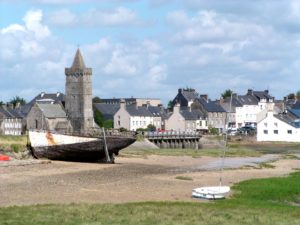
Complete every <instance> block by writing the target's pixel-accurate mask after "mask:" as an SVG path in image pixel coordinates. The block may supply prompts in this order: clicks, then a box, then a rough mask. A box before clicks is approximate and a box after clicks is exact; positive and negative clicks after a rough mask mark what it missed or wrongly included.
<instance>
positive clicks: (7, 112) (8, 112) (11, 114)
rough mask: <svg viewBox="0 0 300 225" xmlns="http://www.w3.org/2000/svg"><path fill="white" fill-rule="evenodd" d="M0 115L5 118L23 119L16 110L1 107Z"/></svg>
mask: <svg viewBox="0 0 300 225" xmlns="http://www.w3.org/2000/svg"><path fill="white" fill-rule="evenodd" d="M0 114H2V115H3V116H4V117H5V118H23V116H22V115H21V114H20V113H19V112H18V111H17V110H14V109H10V108H4V107H2V106H0Z"/></svg>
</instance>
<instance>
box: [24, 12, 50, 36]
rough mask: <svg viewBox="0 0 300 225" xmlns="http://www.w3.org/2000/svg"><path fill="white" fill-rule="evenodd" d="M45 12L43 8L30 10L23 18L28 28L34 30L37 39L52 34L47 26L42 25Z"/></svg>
mask: <svg viewBox="0 0 300 225" xmlns="http://www.w3.org/2000/svg"><path fill="white" fill-rule="evenodd" d="M42 18H43V13H42V11H41V10H30V11H28V12H27V13H26V15H25V16H24V18H23V20H24V21H25V26H26V28H27V30H29V31H32V32H33V33H34V35H35V37H36V38H37V39H43V38H46V37H49V36H50V31H49V29H48V27H47V26H44V25H42V23H41V22H42Z"/></svg>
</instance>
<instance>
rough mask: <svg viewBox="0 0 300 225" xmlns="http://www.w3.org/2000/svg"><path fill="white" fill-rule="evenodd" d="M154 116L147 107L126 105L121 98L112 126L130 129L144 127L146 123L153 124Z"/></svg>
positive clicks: (146, 125) (134, 129)
mask: <svg viewBox="0 0 300 225" xmlns="http://www.w3.org/2000/svg"><path fill="white" fill-rule="evenodd" d="M154 117H155V116H154V115H153V114H152V113H151V112H150V111H149V110H148V109H147V107H144V106H137V105H132V104H131V105H126V103H125V101H124V100H121V102H120V109H119V110H118V111H117V112H116V113H115V115H114V128H116V129H119V128H125V129H127V130H130V131H136V130H137V129H139V128H142V129H146V128H147V127H148V125H150V124H151V125H154Z"/></svg>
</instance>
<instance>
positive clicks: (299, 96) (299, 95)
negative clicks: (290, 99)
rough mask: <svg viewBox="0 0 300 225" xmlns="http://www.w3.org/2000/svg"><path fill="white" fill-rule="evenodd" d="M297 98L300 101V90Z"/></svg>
mask: <svg viewBox="0 0 300 225" xmlns="http://www.w3.org/2000/svg"><path fill="white" fill-rule="evenodd" d="M296 96H297V99H299V100H300V90H299V91H297V93H296Z"/></svg>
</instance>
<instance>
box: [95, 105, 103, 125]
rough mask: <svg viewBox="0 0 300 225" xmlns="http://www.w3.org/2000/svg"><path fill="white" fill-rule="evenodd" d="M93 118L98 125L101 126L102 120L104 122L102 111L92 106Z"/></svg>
mask: <svg viewBox="0 0 300 225" xmlns="http://www.w3.org/2000/svg"><path fill="white" fill-rule="evenodd" d="M94 120H95V123H96V124H97V125H98V126H100V127H103V122H104V118H103V115H102V113H101V112H100V111H99V110H98V109H96V108H94Z"/></svg>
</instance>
